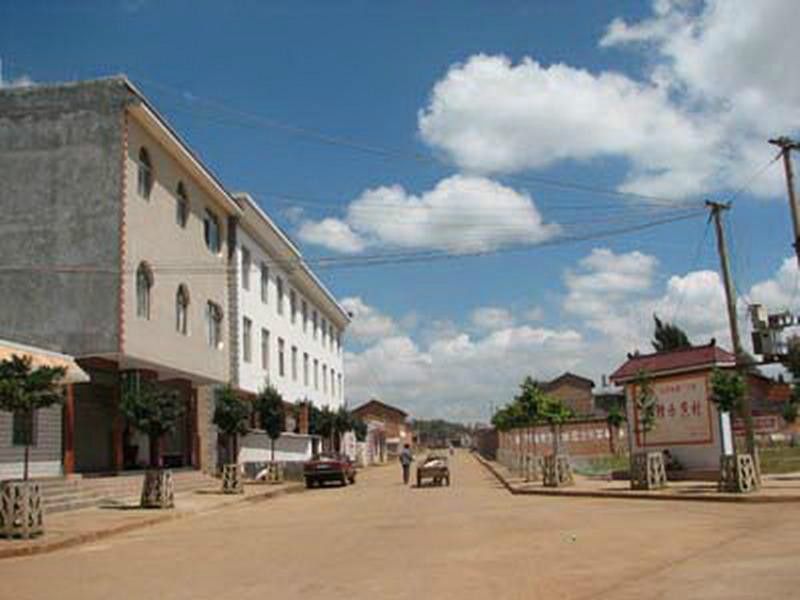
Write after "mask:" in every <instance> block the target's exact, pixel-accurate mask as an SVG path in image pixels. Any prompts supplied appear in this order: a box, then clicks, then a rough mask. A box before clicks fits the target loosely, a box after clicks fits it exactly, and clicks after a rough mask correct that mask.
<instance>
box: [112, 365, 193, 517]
mask: <svg viewBox="0 0 800 600" xmlns="http://www.w3.org/2000/svg"><path fill="white" fill-rule="evenodd" d="M120 411H121V412H122V414H123V415H124V417H125V418H126V419H127V421H128V422H129V423H130V424H131V425H132V426H133V427H135V428H136V429H138V430H139V431H141V432H143V433H144V434H146V435H147V440H148V446H149V450H150V452H149V454H150V465H149V468H148V469H147V470H146V471H145V475H144V483H143V485H142V498H141V506H142V508H172V507H174V506H175V489H174V485H173V482H172V471H170V470H169V469H164V468H163V465H162V462H161V440H162V438H163V437H164V436H165V435H166V434H168V433H170V432H171V431H173V430H174V429H175V426H176V425H177V423H178V419H179V418H180V416H181V414H182V413H183V410H182V407H181V405H180V403H179V398H178V392H177V391H176V390H172V389H170V388H168V387H166V386H164V385H161V384H159V383H157V382H154V381H148V380H144V379H142V378H141V377H140V376H138V375H128V376H127V377H126V378H125V379H124V380H123V391H122V401H121V402H120Z"/></svg>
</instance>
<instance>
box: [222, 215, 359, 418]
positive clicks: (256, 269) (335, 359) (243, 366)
mask: <svg viewBox="0 0 800 600" xmlns="http://www.w3.org/2000/svg"><path fill="white" fill-rule="evenodd" d="M242 246H245V247H246V248H247V249H248V250H249V251H250V256H251V268H250V286H249V289H244V281H243V276H242V275H243V274H242ZM262 263H264V264H266V265H267V267H268V268H269V282H268V286H267V300H266V302H264V301H263V300H262V298H261V264H262ZM236 269H237V271H238V276H237V280H238V282H239V293H238V297H239V311H238V312H239V324H238V329H239V350H238V352H239V357H238V358H239V360H238V363H239V387H240V388H242V389H244V390H247V391H250V392H258V391H259V390H260V389H261V388H262V387H263V386H264V383H265V381H266V379H267V378H269V381H270V382H271V383H272V384H273V385H274V386H275V387H276V388H277V389H278V391H279V392H280V393H281V394H282V395H283V397H284V400H286V401H287V402H296V401H298V400H304V399H308V400H311V401H312V402H313V403H314V404H315V405H316V406H319V407H321V406H325V405H328V406H331V407H332V408H336V407H338V406H340V405H341V404H342V402H343V399H344V389H343V388H344V373H343V371H344V369H343V366H342V365H343V360H342V357H343V355H344V352H343V349H342V348H338V347H337V345H336V343H335V339H334V342H333V343H331V338H330V335H327V336H325V339H324V340H323V336H322V328H321V320H322V318H324V319H325V321H326V322H327V323H330V318H329V316H328V315H326V314H322V312H321V310H320V308H319V307H318V306H315V305H312V304H311V302H310V301H309V300H308V298H307V296H306V295H305V294H304V293H303V290H301V289H297V288H295V287H294V285H293V283H292V281H291V280H290V277H289V276H288V275H287V274H286V272H285V271H284V270H283V269H281V268H279V267H278V266H277V265H276V264H275V263H274V262H273V260H272V259H271V258H270V256H269V255H268V254H267V252H265V251H264V249H263V248H261V247H259V245H258V244H257V243H256V242H255V240H254V239H253V238H252V237H250V236H249V235H247V232H246V231H244V230H243V229H239V230H238V242H237V247H236ZM278 277H280V278H281V279H282V280H283V290H284V293H283V314H279V313H278V284H277V278H278ZM292 290H293V291H294V293H295V295H296V307H297V309H296V311H297V312H296V317H295V320H294V323H292V310H291V304H290V297H291V291H292ZM303 301H305V302H306V305H307V307H308V308H307V314H308V320H307V323H306V327H305V329H304V327H303V315H302V303H303ZM314 311H316V312H317V335H316V339H315V338H314V325H313V313H314ZM245 317H247V318H248V319H250V321H252V323H253V325H252V335H251V348H252V352H251V360H250V361H249V362H246V361H245V360H244V344H245V340H244V335H245V332H244V326H243V319H244V318H245ZM262 329H266V330H267V331H269V365H268V368H267V369H264V368H263V367H262V361H261V357H262V352H261V332H262ZM343 338H344V336H343V333H342V335H341V336H340V339H343ZM279 339H283V340H284V361H285V363H284V365H285V370H284V374H283V375H281V374H280V372H279V368H278V361H279V358H278V350H279V347H278V344H279V343H278V340H279ZM292 348H297V373H296V377H294V376H293V375H294V374H293V370H292ZM304 353H307V354H308V356H309V359H308V360H309V366H308V383H306V382H305V381H304V377H303V355H304ZM315 360H316V361H317V364H318V367H317V369H318V376H317V386H316V387H315V385H314V361H315ZM323 365H324V367H325V369H324V371H325V372H326V373H327V383H324V382H323V380H322V374H323ZM331 369H333V371H334V373H335V386H332V385H331ZM339 375H341V382H342V384H341V385H340V383H339V382H340V378H339ZM332 387H335V390H334V389H332Z"/></svg>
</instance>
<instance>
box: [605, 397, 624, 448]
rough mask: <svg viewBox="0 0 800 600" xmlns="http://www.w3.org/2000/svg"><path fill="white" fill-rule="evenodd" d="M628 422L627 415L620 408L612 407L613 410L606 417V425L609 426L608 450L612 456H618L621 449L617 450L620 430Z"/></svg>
mask: <svg viewBox="0 0 800 600" xmlns="http://www.w3.org/2000/svg"><path fill="white" fill-rule="evenodd" d="M626 420H627V418H626V416H625V413H624V412H622V410H620V407H619V406H616V405H614V406H612V407H611V410H609V411H608V414H607V415H606V425H607V426H608V449H609V450H610V452H611V454H612V455H616V454H617V451H618V450H619V448H617V436H618V435H619V428H620V427H622V424H623V423H624V422H625V421H626Z"/></svg>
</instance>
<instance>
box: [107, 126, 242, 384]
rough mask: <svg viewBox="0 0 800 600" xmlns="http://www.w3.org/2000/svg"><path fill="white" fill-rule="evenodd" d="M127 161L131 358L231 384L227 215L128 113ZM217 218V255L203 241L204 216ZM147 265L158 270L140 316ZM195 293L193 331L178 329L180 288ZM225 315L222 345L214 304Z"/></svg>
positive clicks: (127, 343) (127, 339) (127, 338)
mask: <svg viewBox="0 0 800 600" xmlns="http://www.w3.org/2000/svg"><path fill="white" fill-rule="evenodd" d="M127 123H128V145H127V155H126V161H125V170H126V194H125V285H124V310H123V314H124V334H123V352H124V354H125V355H127V356H130V357H134V358H137V359H141V360H144V361H148V362H152V363H155V364H157V365H159V366H160V367H167V368H171V369H175V370H177V371H180V372H181V373H185V374H187V375H190V376H192V375H193V376H197V377H202V378H207V379H210V380H214V381H220V382H222V381H226V380H227V378H228V371H229V369H228V367H229V358H228V339H227V335H226V332H227V328H228V318H229V316H228V293H227V264H228V263H227V261H228V258H227V242H226V238H227V215H226V213H225V212H224V209H223V208H222V207H220V206H218V205H217V203H216V202H215V201H213V200H212V199H211V198H210V196H209V194H207V193H206V192H205V191H204V190H203V189H202V188H201V187H200V185H198V183H197V181H195V180H194V179H192V178H191V176H190V175H189V173H188V172H187V171H186V170H184V169H182V168H181V166H180V165H179V164H178V162H177V161H176V160H175V159H174V158H173V157H172V156H171V155H170V154H168V153H167V151H166V150H165V148H164V147H163V146H161V145H160V144H159V143H158V142H157V141H156V140H155V139H154V137H153V136H151V135H150V134H149V133H148V132H147V131H146V130H145V129H144V128H143V127H142V126H141V125H140V124H139V122H138V121H137V120H136V119H135V118H133V117H132V116H129V118H128V119H127ZM142 147H145V148H147V151H148V153H149V154H150V159H151V161H152V164H153V171H154V178H155V183H154V185H153V189H152V192H151V194H150V198H149V199H145V198H143V197H142V196H140V195H139V192H138V190H137V173H138V162H139V161H138V157H139V151H140V149H141V148H142ZM181 182H182V183H183V186H184V188H185V190H186V193H187V196H188V199H189V207H190V209H189V218H188V220H187V222H186V225H185V227H181V226H180V225H179V224H178V223H177V220H176V204H177V188H178V184H179V183H181ZM207 208H208V209H210V210H212V211H213V212H214V213H215V214H216V215H217V217H218V220H219V223H220V227H221V235H220V239H221V248H220V251H219V252H216V253H215V252H211V251H210V250H209V249H208V248H207V247H206V243H205V238H204V230H203V217H204V215H205V211H206V209H207ZM142 262H146V263H148V264H149V265H150V266H151V267H152V268H153V273H154V284H153V288H152V290H151V313H150V319H145V318H142V317H138V316H137V314H136V270H137V268H138V266H139V264H140V263H142ZM181 284H183V285H185V286H186V288H187V289H188V291H189V296H190V302H189V326H188V334H187V335H183V334H182V333H179V332H178V330H177V328H176V294H177V291H178V286H180V285H181ZM209 300H210V301H212V302H214V303H216V304H217V305H219V306H220V307H221V308H222V310H223V313H224V318H223V324H222V343H221V344H220V345H219V347H217V348H212V347H210V346H209V344H208V339H207V328H206V327H207V326H206V307H207V303H208V301H209Z"/></svg>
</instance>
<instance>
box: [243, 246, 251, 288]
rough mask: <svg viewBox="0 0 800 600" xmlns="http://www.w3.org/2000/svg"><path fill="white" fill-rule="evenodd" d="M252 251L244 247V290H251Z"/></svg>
mask: <svg viewBox="0 0 800 600" xmlns="http://www.w3.org/2000/svg"><path fill="white" fill-rule="evenodd" d="M250 267H251V261H250V250H249V249H248V248H247V246H242V288H244V289H246V290H249V289H250Z"/></svg>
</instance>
